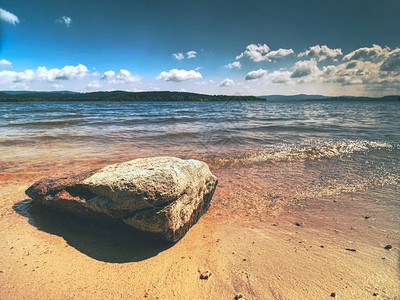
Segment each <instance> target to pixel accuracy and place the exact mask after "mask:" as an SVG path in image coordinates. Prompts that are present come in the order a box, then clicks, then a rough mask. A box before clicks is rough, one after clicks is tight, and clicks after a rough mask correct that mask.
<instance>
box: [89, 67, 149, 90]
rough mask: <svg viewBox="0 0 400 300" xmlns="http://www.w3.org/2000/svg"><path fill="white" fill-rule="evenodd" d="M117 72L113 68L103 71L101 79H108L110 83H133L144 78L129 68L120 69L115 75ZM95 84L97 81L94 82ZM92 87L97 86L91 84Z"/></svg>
mask: <svg viewBox="0 0 400 300" xmlns="http://www.w3.org/2000/svg"><path fill="white" fill-rule="evenodd" d="M115 75H116V74H115V72H114V71H112V70H109V71H106V72H104V73H103V75H102V76H101V77H100V80H103V81H106V82H108V83H133V82H139V81H141V80H142V78H141V77H140V76H139V75H136V74H132V73H131V72H129V71H128V70H125V69H121V70H120V71H119V74H118V75H117V76H115ZM93 84H95V82H93ZM91 87H96V86H91Z"/></svg>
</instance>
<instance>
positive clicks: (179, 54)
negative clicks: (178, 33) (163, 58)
mask: <svg viewBox="0 0 400 300" xmlns="http://www.w3.org/2000/svg"><path fill="white" fill-rule="evenodd" d="M172 56H173V57H174V58H175V59H176V60H182V59H184V58H185V56H184V55H183V53H180V52H179V53H173V54H172Z"/></svg>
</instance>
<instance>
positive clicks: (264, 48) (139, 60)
mask: <svg viewBox="0 0 400 300" xmlns="http://www.w3.org/2000/svg"><path fill="white" fill-rule="evenodd" d="M0 7H1V10H0V19H1V31H2V36H1V50H0V90H74V91H85V92H87V91H97V90H115V89H119V90H129V91H143V90H144V91H147V90H174V91H180V90H182V91H191V92H200V93H207V94H251V95H269V94H297V93H309V94H325V95H345V94H346V95H383V94H398V93H400V48H399V47H400V26H399V24H398V12H399V11H400V2H399V1H398V0H383V1H379V2H378V1H370V0H364V1H359V0H347V1H341V0H303V1H300V0H280V1H278V0H276V1H269V0H264V1H255V0H248V1H243V0H241V1H237V0H229V1H228V0H214V1H208V0H206V1H190V0H186V1H183V0H171V1H165V0H164V1H162V0H134V1H121V0H115V1H84V0H80V1H75V0H68V1H66V0H57V1H55V0H38V1H25V0H19V1H15V0H3V1H2V2H1V4H0Z"/></svg>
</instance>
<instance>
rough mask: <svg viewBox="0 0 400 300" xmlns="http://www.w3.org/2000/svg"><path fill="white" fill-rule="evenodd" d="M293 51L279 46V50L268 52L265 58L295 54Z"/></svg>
mask: <svg viewBox="0 0 400 300" xmlns="http://www.w3.org/2000/svg"><path fill="white" fill-rule="evenodd" d="M293 53H294V51H293V49H282V48H279V49H278V50H275V51H271V52H268V53H267V54H266V55H265V60H267V61H270V60H268V59H271V58H280V57H284V56H288V55H290V54H293Z"/></svg>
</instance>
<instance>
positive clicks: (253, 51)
mask: <svg viewBox="0 0 400 300" xmlns="http://www.w3.org/2000/svg"><path fill="white" fill-rule="evenodd" d="M269 51H270V48H269V47H268V46H267V45H266V44H263V45H261V44H258V45H256V44H250V45H248V46H247V47H246V50H245V51H244V52H242V53H241V54H239V55H238V56H236V59H241V58H242V57H244V56H247V57H249V58H250V59H251V60H253V61H263V60H264V57H263V54H265V53H268V52H269Z"/></svg>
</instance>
